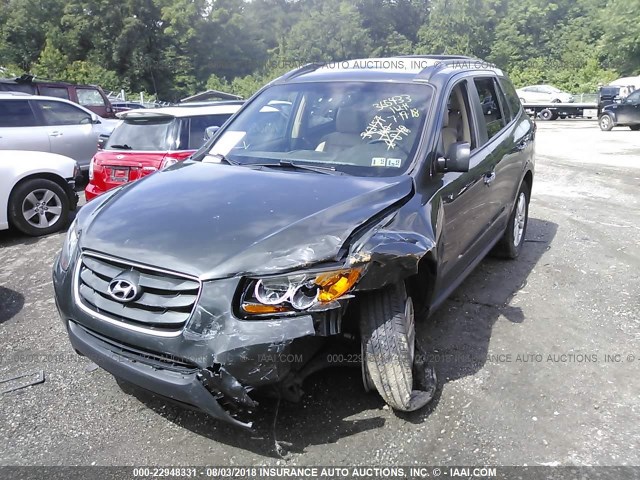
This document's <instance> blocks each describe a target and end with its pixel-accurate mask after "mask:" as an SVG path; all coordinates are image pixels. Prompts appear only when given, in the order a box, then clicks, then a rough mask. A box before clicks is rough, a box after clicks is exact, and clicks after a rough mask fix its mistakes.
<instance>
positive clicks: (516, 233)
mask: <svg viewBox="0 0 640 480" xmlns="http://www.w3.org/2000/svg"><path fill="white" fill-rule="evenodd" d="M526 219H527V199H526V197H525V194H524V192H521V193H520V195H519V196H518V203H517V204H516V214H515V215H514V218H513V245H514V246H515V247H517V246H518V245H520V242H521V241H522V235H523V234H524V225H525V222H526Z"/></svg>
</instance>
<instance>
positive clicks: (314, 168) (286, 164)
mask: <svg viewBox="0 0 640 480" xmlns="http://www.w3.org/2000/svg"><path fill="white" fill-rule="evenodd" d="M242 165H246V166H247V167H269V168H278V167H283V168H293V169H296V170H307V171H310V172H316V173H323V174H325V175H346V173H344V172H341V171H340V170H336V169H335V167H322V166H320V165H303V164H300V163H293V162H292V161H291V160H280V161H279V162H278V163H244V164H242Z"/></svg>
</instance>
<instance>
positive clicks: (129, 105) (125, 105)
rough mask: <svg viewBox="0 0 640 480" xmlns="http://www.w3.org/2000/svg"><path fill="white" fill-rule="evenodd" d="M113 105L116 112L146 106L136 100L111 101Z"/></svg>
mask: <svg viewBox="0 0 640 480" xmlns="http://www.w3.org/2000/svg"><path fill="white" fill-rule="evenodd" d="M111 106H112V107H113V111H114V112H115V113H120V112H128V111H129V110H139V109H142V108H146V107H145V106H144V105H142V104H140V103H136V102H111Z"/></svg>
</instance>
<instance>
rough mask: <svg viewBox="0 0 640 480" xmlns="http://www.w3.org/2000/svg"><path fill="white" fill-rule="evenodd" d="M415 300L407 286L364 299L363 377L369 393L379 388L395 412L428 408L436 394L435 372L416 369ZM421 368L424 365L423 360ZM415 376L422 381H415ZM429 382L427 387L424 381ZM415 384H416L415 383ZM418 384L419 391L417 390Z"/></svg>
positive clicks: (362, 321) (361, 319)
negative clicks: (408, 292)
mask: <svg viewBox="0 0 640 480" xmlns="http://www.w3.org/2000/svg"><path fill="white" fill-rule="evenodd" d="M415 331H416V330H415V312H414V307H413V299H412V298H411V296H410V295H407V291H406V288H405V286H404V283H398V284H396V285H390V286H387V287H385V288H383V289H381V290H378V291H375V292H365V293H362V294H361V296H360V334H361V337H362V373H363V381H364V385H365V389H367V390H370V389H373V388H375V389H376V390H377V391H378V393H379V394H380V396H381V397H382V398H383V399H384V401H385V402H387V403H388V404H389V405H390V406H391V407H392V408H393V409H395V410H401V411H405V412H409V411H414V410H417V409H419V408H421V407H423V406H424V405H426V404H427V403H428V402H429V401H430V400H431V399H432V398H433V395H434V394H435V385H436V382H435V375H434V373H433V371H429V372H428V373H427V374H425V372H424V371H422V370H420V371H418V370H416V369H414V360H416V359H415V353H416V333H415ZM420 364H421V365H424V361H423V359H421V363H420ZM414 374H416V375H417V376H418V378H415V379H414ZM425 378H427V379H428V381H427V382H426V383H425V382H424V379H425ZM414 380H415V381H414ZM414 384H415V385H416V386H417V387H418V388H419V389H414Z"/></svg>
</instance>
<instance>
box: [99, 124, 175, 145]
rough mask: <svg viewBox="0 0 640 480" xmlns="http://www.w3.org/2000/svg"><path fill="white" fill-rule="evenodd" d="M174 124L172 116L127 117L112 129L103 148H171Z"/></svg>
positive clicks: (173, 140) (173, 137) (173, 138)
mask: <svg viewBox="0 0 640 480" xmlns="http://www.w3.org/2000/svg"><path fill="white" fill-rule="evenodd" d="M175 124H176V120H175V118H173V117H164V118H137V119H127V120H126V121H124V122H123V123H121V124H120V125H119V126H118V127H116V129H115V130H114V131H113V133H112V134H111V136H110V137H109V141H108V142H107V144H106V145H105V150H142V151H147V152H157V151H166V150H173V149H174V148H173V147H174V145H175V143H176V142H175Z"/></svg>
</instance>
